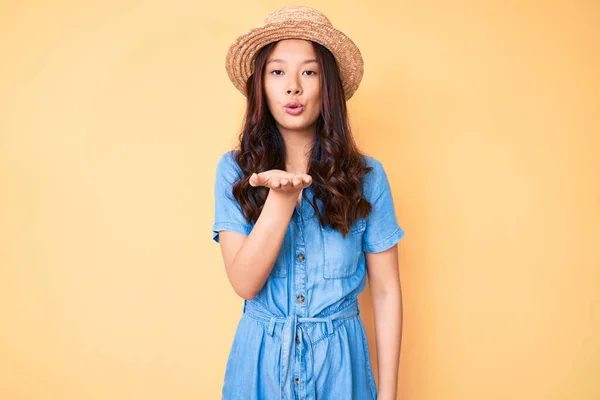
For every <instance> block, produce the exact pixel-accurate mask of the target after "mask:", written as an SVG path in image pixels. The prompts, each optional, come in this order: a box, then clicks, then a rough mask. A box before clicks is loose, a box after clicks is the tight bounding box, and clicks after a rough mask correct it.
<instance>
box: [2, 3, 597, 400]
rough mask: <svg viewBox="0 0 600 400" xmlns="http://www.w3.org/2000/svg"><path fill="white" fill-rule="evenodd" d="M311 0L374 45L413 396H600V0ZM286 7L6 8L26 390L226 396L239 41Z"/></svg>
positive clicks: (13, 343)
mask: <svg viewBox="0 0 600 400" xmlns="http://www.w3.org/2000/svg"><path fill="white" fill-rule="evenodd" d="M303 4H304V5H309V6H314V7H316V8H318V9H319V10H321V11H323V12H324V13H325V14H326V15H327V16H328V17H329V19H330V20H331V21H332V23H333V25H334V26H335V27H337V28H339V29H341V30H342V31H344V32H346V33H347V34H348V35H349V36H350V37H351V38H352V39H353V40H354V41H355V42H356V43H357V45H358V46H359V47H360V49H361V51H362V54H363V57H364V59H365V75H364V79H363V82H362V85H361V87H360V88H359V90H358V92H357V93H356V95H355V96H354V97H353V98H352V99H351V100H350V102H349V104H348V105H349V112H350V120H351V124H352V128H353V131H354V134H355V136H356V139H357V141H358V143H359V145H360V146H361V148H362V150H363V151H364V152H365V153H367V154H369V155H372V156H374V157H376V158H378V159H379V160H381V161H382V162H383V164H384V167H385V168H386V171H387V172H388V175H389V178H390V182H391V185H392V189H393V194H394V199H395V206H396V210H397V214H398V219H399V222H400V224H401V226H402V227H403V228H404V229H405V230H406V237H405V238H404V239H403V240H402V241H401V242H400V275H401V280H402V288H403V295H404V335H403V341H402V355H401V365H400V382H399V384H400V387H399V392H398V394H399V396H398V399H399V400H400V399H401V400H479V399H486V400H506V399H511V400H512V399H515V400H517V399H518V400H559V399H560V400H564V399H569V400H597V399H599V398H600V383H599V377H600V350H599V347H600V315H599V313H600V161H599V160H600V117H599V115H600V101H599V97H600V95H599V93H600V73H599V71H600V4H599V3H598V2H593V1H569V2H566V1H563V2H560V1H547V2H539V1H533V0H524V1H508V2H507V1H501V0H494V1H477V2H476V1H463V0H459V1H452V2H448V1H444V0H432V1H420V2H409V1H377V0H373V1H370V2H366V1H360V2H359V1H347V0H345V1H341V0H329V1H320V2H316V1H309V2H305V3H303ZM284 5H288V3H284V2H280V1H267V0H259V1H253V2H248V1H239V0H233V1H229V2H203V1H197V0H196V1H185V0H169V1H167V0H152V1H141V0H120V1H118V2H117V1H85V2H83V1H72V0H71V1H67V0H64V1H61V0H52V1H35V2H34V1H15V0H12V1H2V2H1V3H0V190H1V192H0V398H2V399H6V400H17V399H18V400H21V399H27V400H29V399H43V400H46V399H48V400H50V399H52V400H75V399H77V400H79V399H81V400H83V399H86V400H88V399H94V400H95V399H102V400H109V399H110V400H130V399H143V400H154V399H156V400H157V399H177V400H185V399H190V400H191V399H218V398H220V393H221V384H222V378H223V375H224V371H225V362H226V359H227V355H228V352H229V348H230V345H231V341H232V338H233V335H234V330H235V327H236V324H237V322H238V320H239V318H240V316H241V312H242V304H243V300H242V299H241V298H238V297H237V296H236V295H235V293H234V292H233V289H232V288H231V286H230V284H229V282H228V279H227V276H226V274H225V270H224V267H223V264H222V260H221V254H220V250H219V247H218V245H217V244H216V243H214V242H212V240H211V237H212V234H211V225H212V223H213V184H214V177H215V168H216V163H217V161H218V159H219V157H220V156H221V155H222V154H223V152H225V151H227V150H228V149H230V148H231V147H232V146H233V145H234V144H235V141H236V138H237V135H238V133H239V131H240V128H241V121H242V117H243V113H244V98H243V97H242V95H241V94H240V93H239V92H237V90H236V89H235V88H234V87H233V85H232V84H231V83H230V82H229V80H228V78H227V74H226V72H225V54H226V51H227V48H228V46H229V44H230V43H231V42H232V41H233V40H234V39H235V38H236V37H237V36H238V35H239V34H241V33H242V32H244V31H246V30H249V29H250V28H252V27H254V26H255V25H258V24H259V23H261V22H262V21H263V20H264V18H265V17H266V15H267V14H268V13H269V12H271V11H272V10H274V9H276V8H279V7H281V6H284ZM360 301H361V304H362V316H363V320H364V321H365V325H366V326H367V331H368V335H369V338H370V340H369V342H370V343H369V345H370V348H371V352H372V353H371V355H372V359H373V362H374V363H376V353H375V342H374V330H373V329H374V326H373V315H372V312H371V310H370V307H371V303H370V295H369V292H368V290H367V291H365V293H363V295H362V296H361V298H360ZM375 366H376V365H375Z"/></svg>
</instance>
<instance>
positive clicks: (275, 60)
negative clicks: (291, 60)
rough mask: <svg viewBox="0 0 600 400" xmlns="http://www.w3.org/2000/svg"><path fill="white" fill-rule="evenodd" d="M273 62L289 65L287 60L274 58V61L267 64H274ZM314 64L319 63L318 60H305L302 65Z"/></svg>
mask: <svg viewBox="0 0 600 400" xmlns="http://www.w3.org/2000/svg"><path fill="white" fill-rule="evenodd" d="M273 62H280V63H284V64H286V63H287V62H286V61H285V60H282V59H281V58H274V59H272V60H269V61H268V62H267V65H268V64H270V63H273ZM313 62H314V63H318V61H317V60H316V59H310V60H304V61H302V62H301V63H300V64H310V63H313Z"/></svg>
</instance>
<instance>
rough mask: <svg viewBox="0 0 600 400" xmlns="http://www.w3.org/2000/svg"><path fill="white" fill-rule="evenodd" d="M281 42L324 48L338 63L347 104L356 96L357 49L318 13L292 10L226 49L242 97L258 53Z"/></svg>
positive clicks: (230, 71) (231, 76)
mask: <svg viewBox="0 0 600 400" xmlns="http://www.w3.org/2000/svg"><path fill="white" fill-rule="evenodd" d="M283 39H305V40H312V41H314V42H317V43H319V44H321V45H323V46H324V47H326V48H327V49H328V50H329V51H331V53H332V54H333V55H334V57H335V59H336V61H337V64H338V67H339V70H340V75H341V79H342V86H343V87H344V94H345V97H346V100H348V99H350V97H352V95H353V94H354V92H356V89H358V86H359V84H360V81H361V79H362V76H363V59H362V56H361V54H360V50H359V49H358V47H357V46H356V45H355V44H354V42H352V40H350V38H349V37H348V36H346V35H345V34H344V33H342V32H341V31H339V30H337V29H335V28H334V27H333V26H332V25H331V22H329V20H328V19H327V17H326V16H325V15H324V14H323V13H321V12H320V11H318V10H315V9H314V8H310V7H302V6H292V7H284V8H280V9H278V10H275V11H273V12H272V13H271V14H269V15H268V16H267V18H266V19H265V22H264V24H263V25H260V26H258V27H256V28H253V29H251V30H249V31H247V32H246V33H244V34H242V35H241V36H239V37H238V38H237V39H236V40H235V41H234V42H233V44H232V45H231V46H230V47H229V51H228V52H227V57H226V66H225V68H226V69H227V74H228V75H229V79H230V80H231V82H233V85H234V86H235V87H236V88H237V89H238V90H239V91H240V92H242V94H243V95H244V96H247V93H246V81H247V80H248V78H249V77H250V75H252V73H253V72H254V59H255V57H256V54H257V53H258V51H259V50H260V49H261V48H262V47H264V46H265V45H267V44H269V43H272V42H276V41H278V40H283Z"/></svg>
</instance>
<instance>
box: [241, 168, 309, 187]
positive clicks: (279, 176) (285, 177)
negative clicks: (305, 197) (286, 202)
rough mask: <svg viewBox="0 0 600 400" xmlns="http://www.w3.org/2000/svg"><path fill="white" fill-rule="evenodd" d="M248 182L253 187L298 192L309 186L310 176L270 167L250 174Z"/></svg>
mask: <svg viewBox="0 0 600 400" xmlns="http://www.w3.org/2000/svg"><path fill="white" fill-rule="evenodd" d="M249 183H250V185H251V186H253V187H257V186H264V187H267V188H269V189H272V190H277V191H281V192H285V193H294V192H295V193H298V192H299V191H301V190H302V189H304V188H306V187H308V186H310V184H311V183H312V177H311V176H310V175H307V174H294V173H291V172H287V171H282V170H280V169H271V170H269V171H265V172H261V173H258V174H256V173H254V174H252V176H250V180H249Z"/></svg>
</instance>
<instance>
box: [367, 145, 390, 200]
mask: <svg viewBox="0 0 600 400" xmlns="http://www.w3.org/2000/svg"><path fill="white" fill-rule="evenodd" d="M362 158H363V160H364V162H365V165H366V166H367V167H368V168H370V169H371V170H370V171H369V172H367V173H366V174H365V175H364V177H363V190H364V193H365V195H366V196H367V198H369V197H370V196H369V195H370V194H372V193H373V192H377V189H378V188H379V187H380V186H381V183H382V178H386V176H385V169H384V167H383V163H382V162H381V161H380V160H378V159H377V158H375V157H372V156H368V155H365V154H363V155H362Z"/></svg>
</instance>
